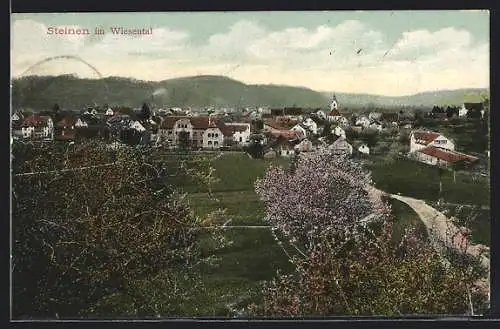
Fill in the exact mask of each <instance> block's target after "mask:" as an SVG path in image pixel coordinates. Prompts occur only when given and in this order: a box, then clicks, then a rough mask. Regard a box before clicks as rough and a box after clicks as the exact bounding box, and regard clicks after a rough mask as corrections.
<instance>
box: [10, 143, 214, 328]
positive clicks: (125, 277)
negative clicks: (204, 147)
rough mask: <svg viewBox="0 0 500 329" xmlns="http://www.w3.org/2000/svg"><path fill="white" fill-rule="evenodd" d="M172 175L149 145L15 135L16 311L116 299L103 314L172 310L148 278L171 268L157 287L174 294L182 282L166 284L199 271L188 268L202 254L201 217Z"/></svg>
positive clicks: (92, 307) (66, 312) (89, 309)
mask: <svg viewBox="0 0 500 329" xmlns="http://www.w3.org/2000/svg"><path fill="white" fill-rule="evenodd" d="M188 169H189V170H194V168H192V167H191V168H188ZM188 169H186V170H183V169H179V170H178V171H177V172H175V173H173V175H175V176H180V175H182V174H185V175H188V174H189V173H188V172H187V170H188ZM197 174H198V175H199V176H200V177H201V176H203V175H202V172H201V171H199V170H198V171H197ZM170 175H172V173H171V171H170V173H169V174H167V168H166V167H165V165H164V164H163V163H162V162H161V161H154V158H153V156H152V153H151V151H150V150H149V149H133V148H125V149H122V150H118V151H110V150H108V149H106V148H105V144H102V143H99V142H88V143H83V144H58V143H54V144H49V145H46V146H41V147H35V146H33V145H31V144H22V143H20V144H14V145H13V181H12V186H13V191H12V226H13V227H12V232H13V242H12V243H13V248H12V272H13V273H12V277H13V282H12V285H13V316H14V317H16V318H22V317H29V318H31V317H48V318H54V317H56V316H59V317H73V318H74V317H77V316H83V315H96V314H97V315H99V314H103V309H106V307H108V308H109V307H110V306H109V305H110V303H111V304H112V303H114V302H116V300H121V301H120V303H119V305H117V306H116V307H114V309H113V310H114V311H115V312H116V313H113V312H111V311H109V309H108V311H109V312H108V313H107V314H105V315H108V316H109V315H112V314H117V315H133V316H156V315H170V312H172V309H171V308H169V306H168V305H166V306H165V305H164V306H163V307H161V305H159V304H160V303H159V300H158V298H156V299H155V298H153V297H152V296H154V295H155V294H154V293H151V291H150V290H148V289H151V287H150V286H149V288H148V289H146V288H144V285H145V283H144V281H145V279H149V278H153V279H152V280H153V281H152V282H154V280H158V279H154V278H158V277H162V278H165V277H167V278H168V281H165V280H161V281H162V282H163V284H162V285H164V286H165V285H166V286H169V287H170V288H169V289H165V290H164V291H163V292H162V294H163V295H168V296H166V297H169V298H170V299H171V300H176V299H178V300H179V303H180V302H181V300H182V298H184V297H183V296H185V291H181V292H179V291H178V289H173V288H172V287H177V286H179V285H180V283H179V282H181V281H184V282H185V281H192V280H195V281H196V278H194V277H193V276H192V275H191V272H192V271H191V270H190V268H192V267H193V266H195V265H196V264H197V263H199V262H200V261H202V260H203V258H202V254H201V250H200V247H199V243H198V241H199V240H200V239H199V234H200V233H201V231H202V230H200V228H201V226H203V225H204V224H205V221H204V220H205V219H201V218H197V217H195V216H194V215H193V214H192V212H191V210H190V208H189V207H188V205H187V202H186V201H185V196H184V195H182V194H179V193H178V192H176V189H175V187H174V186H172V185H171V184H170V182H169V178H170ZM210 220H216V219H214V218H213V217H211V218H210ZM210 233H212V234H214V235H213V237H214V238H215V240H216V241H220V240H219V239H218V235H217V234H218V231H217V230H211V231H210ZM210 233H205V235H204V236H208V235H209V234H210ZM176 280H177V281H176ZM166 282H169V284H167V283H166ZM185 285H187V286H191V287H195V286H196V282H190V283H189V284H185ZM113 296H114V297H113ZM166 297H165V296H164V298H163V299H162V300H163V301H164V300H166ZM110 298H111V300H110ZM106 305H107V306H106ZM127 308H130V312H128V311H127Z"/></svg>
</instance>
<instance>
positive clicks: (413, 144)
mask: <svg viewBox="0 0 500 329" xmlns="http://www.w3.org/2000/svg"><path fill="white" fill-rule="evenodd" d="M428 146H435V147H439V148H443V149H447V150H452V151H453V150H454V149H455V144H454V143H453V141H452V140H451V139H449V138H447V137H445V136H443V135H442V134H440V133H438V132H432V131H413V132H411V133H410V153H413V152H415V151H418V150H420V149H423V148H425V147H428Z"/></svg>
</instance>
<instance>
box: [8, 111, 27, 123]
mask: <svg viewBox="0 0 500 329" xmlns="http://www.w3.org/2000/svg"><path fill="white" fill-rule="evenodd" d="M23 119H24V116H23V114H22V113H21V112H14V113H13V114H12V117H11V120H12V122H20V121H21V120H23Z"/></svg>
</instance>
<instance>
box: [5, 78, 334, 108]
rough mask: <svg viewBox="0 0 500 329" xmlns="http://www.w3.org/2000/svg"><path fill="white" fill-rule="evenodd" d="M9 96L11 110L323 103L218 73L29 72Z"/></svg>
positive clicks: (296, 91) (314, 96)
mask: <svg viewBox="0 0 500 329" xmlns="http://www.w3.org/2000/svg"><path fill="white" fill-rule="evenodd" d="M12 99H13V106H14V107H15V108H19V107H22V108H33V109H44V108H50V107H52V106H53V104H55V103H58V104H60V106H61V107H63V108H68V109H72V108H73V109H80V108H82V107H85V106H89V105H92V104H93V103H96V104H104V103H108V104H110V105H111V106H112V105H120V106H129V107H138V106H140V105H141V104H142V103H143V102H144V101H147V102H153V103H154V104H155V105H157V106H161V107H163V106H166V107H184V106H191V107H210V106H214V107H216V106H227V107H237V108H239V107H245V106H270V107H283V106H299V107H313V108H319V107H322V108H326V107H327V106H328V99H327V98H325V96H324V95H323V94H321V93H319V92H316V91H313V90H311V89H307V88H302V87H290V86H277V85H248V84H244V83H242V82H239V81H236V80H232V79H229V78H226V77H222V76H196V77H188V78H178V79H170V80H165V81H160V82H150V81H139V80H133V79H127V78H119V77H109V78H104V79H80V78H77V77H75V76H71V75H63V76H57V77H53V76H50V77H48V76H44V77H41V76H30V77H24V78H21V79H17V80H14V81H13V86H12Z"/></svg>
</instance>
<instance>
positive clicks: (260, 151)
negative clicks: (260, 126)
mask: <svg viewBox="0 0 500 329" xmlns="http://www.w3.org/2000/svg"><path fill="white" fill-rule="evenodd" d="M262 142H263V136H261V135H256V134H254V135H251V136H250V142H249V145H248V146H247V147H246V151H247V152H248V154H250V155H251V156H252V158H254V159H261V158H263V157H264V146H263V145H262Z"/></svg>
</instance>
